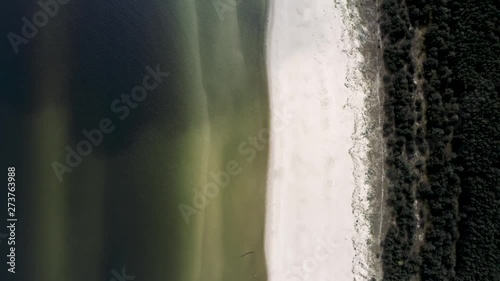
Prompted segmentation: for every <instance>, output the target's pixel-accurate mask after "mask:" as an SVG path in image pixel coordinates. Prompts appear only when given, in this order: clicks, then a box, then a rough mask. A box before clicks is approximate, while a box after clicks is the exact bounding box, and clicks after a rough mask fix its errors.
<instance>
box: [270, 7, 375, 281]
mask: <svg viewBox="0 0 500 281" xmlns="http://www.w3.org/2000/svg"><path fill="white" fill-rule="evenodd" d="M341 5H342V4H336V3H334V2H333V1H324V0H271V11H270V15H269V17H270V18H269V20H270V22H269V28H268V35H267V36H268V38H267V57H268V62H267V63H268V69H269V83H270V90H271V91H270V95H271V116H272V118H271V119H272V120H271V128H272V137H271V144H270V165H269V179H268V197H267V198H268V199H267V221H266V258H267V262H268V270H269V280H270V281H285V280H304V281H305V280H314V281H327V280H331V281H351V280H353V279H355V280H369V278H367V276H370V273H369V271H370V270H369V269H368V266H367V260H366V256H367V255H368V253H363V251H367V250H366V249H365V248H366V247H365V246H364V243H365V242H364V241H366V239H367V238H368V223H367V222H366V221H362V220H363V218H362V217H360V216H359V212H361V211H362V209H363V208H365V209H366V208H367V206H366V202H364V203H362V202H356V200H361V201H363V200H362V199H363V198H365V197H366V196H367V194H366V190H367V187H366V186H363V185H364V176H363V173H365V172H366V167H364V166H363V165H364V164H363V159H365V158H366V155H365V154H366V149H365V147H362V146H363V144H366V141H364V140H363V139H362V138H361V137H360V132H359V131H360V128H362V127H363V124H361V123H360V122H361V121H360V120H362V115H363V112H362V110H363V106H364V105H363V101H364V98H365V96H364V95H365V93H364V92H363V91H362V90H361V91H360V90H355V89H356V87H349V85H350V84H352V83H353V82H352V81H350V80H348V79H347V78H346V77H348V76H349V77H350V75H349V74H350V73H351V72H350V70H351V71H352V69H353V68H354V67H355V65H356V63H357V62H356V59H353V55H352V53H351V55H348V53H349V52H348V51H349V50H350V49H351V50H352V48H351V47H350V44H351V45H352V43H351V42H349V38H348V37H349V36H347V35H346V32H345V27H344V23H343V20H342V18H343V17H342V12H341V8H340V7H342V6H341ZM344 9H345V8H344ZM283 116H288V117H289V118H288V119H287V118H283ZM355 127H357V128H358V130H355ZM356 146H358V147H356ZM351 154H352V155H351ZM356 194H357V195H356ZM353 198H354V202H353ZM360 198H361V199H360ZM360 204H361V205H362V204H365V205H364V206H362V207H355V206H359V205H360ZM356 220H358V224H357V226H356V227H355V222H356ZM354 245H357V247H356V251H355V249H354V248H355V247H354ZM365 278H367V279H365Z"/></svg>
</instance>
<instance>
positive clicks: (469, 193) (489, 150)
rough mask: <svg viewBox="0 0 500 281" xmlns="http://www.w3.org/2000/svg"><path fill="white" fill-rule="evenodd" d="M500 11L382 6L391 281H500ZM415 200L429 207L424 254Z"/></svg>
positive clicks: (491, 0) (463, 4) (387, 271)
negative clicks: (416, 49) (417, 62)
mask: <svg viewBox="0 0 500 281" xmlns="http://www.w3.org/2000/svg"><path fill="white" fill-rule="evenodd" d="M499 7H500V1H495V0H482V1H470V0H456V1H445V0H441V1H429V0H418V1H411V0H407V1H403V0H384V1H383V3H382V4H381V6H380V14H381V17H380V21H381V22H380V27H381V35H382V37H383V42H384V44H383V58H384V62H385V71H386V74H385V76H384V79H383V82H384V87H385V104H384V110H385V116H386V119H385V124H384V136H385V137H386V140H387V142H386V143H387V152H388V153H387V174H388V180H389V185H388V192H389V201H388V203H389V205H390V206H391V209H392V217H393V219H394V221H395V222H396V223H395V224H391V226H390V227H389V229H388V232H387V235H386V237H385V240H384V243H383V246H384V248H383V255H382V258H383V266H384V280H410V279H412V278H413V277H415V275H419V276H420V279H421V280H433V281H437V280H456V281H479V280H500V121H499V119H500V94H499V92H498V86H499V85H500V40H499V38H500V27H499V23H500V12H499V11H500V10H499ZM415 30H419V31H421V32H423V34H424V35H423V36H424V47H423V48H424V50H423V51H424V52H425V60H424V61H423V70H422V73H417V75H416V76H417V77H418V78H419V79H420V78H421V79H422V81H421V83H422V91H423V96H424V100H423V101H421V100H419V99H418V98H417V97H416V94H415V86H414V84H413V77H414V59H415V58H412V56H411V46H412V44H415V40H412V39H413V38H414V37H415V34H414V31H415ZM495 85H496V86H497V87H496V88H495ZM416 152H418V154H419V155H421V156H425V157H424V158H423V159H422V157H412V155H413V154H415V153H416ZM415 194H416V196H415ZM415 198H417V199H418V201H419V202H420V203H421V204H422V206H423V208H422V210H420V215H419V217H420V218H421V221H420V222H418V224H419V225H420V226H422V227H424V229H425V232H424V240H423V243H422V245H419V244H418V243H416V240H417V239H416V238H415V231H416V224H417V223H416V215H415V212H416V210H415V207H414V205H413V202H414V200H415Z"/></svg>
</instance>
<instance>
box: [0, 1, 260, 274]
mask: <svg viewBox="0 0 500 281" xmlns="http://www.w3.org/2000/svg"><path fill="white" fill-rule="evenodd" d="M226 2H227V3H226ZM229 2H231V3H229ZM11 5H12V6H13V9H12V11H14V12H13V16H11V17H9V19H7V18H4V19H3V20H2V21H9V23H8V24H6V25H5V26H4V29H5V28H7V27H8V28H9V30H8V31H6V32H5V33H7V32H11V31H12V32H18V33H19V32H20V31H19V30H20V29H21V27H22V22H21V21H20V20H17V19H20V18H21V17H23V16H26V17H27V18H30V17H31V15H32V14H33V13H34V12H36V11H37V9H38V7H37V6H36V5H35V4H33V6H29V7H26V5H24V6H22V5H20V4H17V3H14V2H12V4H11ZM221 5H222V6H221ZM221 7H222V8H221ZM266 13H267V4H266V2H265V1H241V2H234V1H223V3H222V4H221V3H219V1H193V0H188V1H131V0H130V1H106V2H102V1H86V2H83V1H76V0H73V1H71V2H70V3H68V4H66V5H65V6H61V9H60V11H59V12H58V14H57V15H56V16H54V17H53V18H51V19H50V22H49V24H48V25H46V26H45V27H43V28H40V30H39V32H38V34H37V36H36V37H34V38H33V39H31V41H30V43H29V44H27V45H22V46H20V51H19V53H18V54H17V55H16V54H15V53H14V52H13V51H12V49H11V46H3V45H2V48H3V49H2V61H4V62H5V66H6V67H9V66H13V65H16V68H18V69H15V70H13V71H10V72H9V73H8V76H7V75H4V76H2V78H1V79H2V84H3V85H6V88H8V89H10V91H9V94H7V95H5V96H4V98H5V100H6V103H5V104H6V106H7V107H8V109H9V110H8V111H6V112H7V113H5V115H6V120H7V122H6V124H12V125H7V127H6V128H5V130H10V132H12V134H11V136H10V138H9V140H8V141H5V143H2V148H1V149H2V155H6V161H7V162H9V161H10V163H9V164H8V165H16V169H17V170H18V171H19V175H25V176H23V180H22V181H20V182H19V183H18V185H19V189H18V191H17V192H18V196H19V198H20V199H19V208H20V209H21V210H22V212H21V213H20V214H19V216H20V217H19V228H18V233H19V238H18V239H19V244H20V245H21V246H19V250H18V261H17V267H18V268H19V273H17V275H16V279H15V280H40V281H62V280H111V278H114V277H116V274H122V273H123V272H126V274H127V276H134V277H135V280H152V281H156V280H190V281H191V280H208V281H209V280H214V281H215V280H217V281H219V280H242V281H244V280H266V279H267V276H266V275H267V273H266V265H265V264H266V262H265V256H264V245H263V243H264V220H265V195H266V194H265V183H266V172H267V153H268V152H267V151H268V148H267V144H266V143H265V141H262V139H261V140H260V141H259V143H258V144H256V145H253V144H252V142H253V138H254V137H256V138H257V139H258V136H259V133H260V132H261V131H262V130H263V129H264V130H265V129H266V128H268V127H269V120H268V116H269V113H268V112H269V106H268V93H267V76H266V69H265V59H264V35H265V34H264V33H265V24H266ZM10 18H12V20H11V19H10ZM16 23H17V25H16ZM7 43H8V42H7ZM146 66H149V67H151V68H152V69H155V68H156V67H157V66H158V67H159V68H160V69H161V71H163V72H168V73H169V74H168V76H167V77H165V78H164V79H163V81H157V82H158V86H157V87H155V88H154V89H153V90H151V91H148V93H147V96H146V97H145V98H144V99H143V100H142V101H140V102H137V104H136V105H135V106H129V105H127V107H129V114H128V115H127V116H126V117H125V118H123V119H122V118H121V117H123V116H124V115H123V112H122V111H119V112H117V111H116V110H113V109H112V106H111V105H112V104H113V103H114V101H115V100H118V103H117V105H120V106H124V105H125V104H126V102H125V101H123V100H122V95H123V94H126V95H128V94H130V93H131V90H132V89H134V87H136V86H140V85H142V84H143V78H144V77H145V75H148V71H147V70H146V69H145V67H146ZM20 81H30V83H28V85H26V84H22V83H20ZM151 81H152V80H151ZM105 118H108V119H109V120H111V122H112V126H114V129H113V131H112V132H111V133H109V134H106V133H104V134H103V138H102V142H101V143H99V145H96V146H94V147H93V148H92V152H91V153H90V154H89V155H88V156H83V157H82V161H81V163H80V164H78V165H77V166H76V167H72V168H71V172H65V173H64V174H62V181H59V179H58V176H57V173H55V171H54V168H53V165H52V164H53V163H54V162H58V163H60V164H62V165H67V164H68V163H67V159H66V158H67V155H68V150H66V149H65V147H66V146H69V147H70V148H72V149H74V150H75V151H77V152H78V147H79V146H78V145H79V143H80V142H81V141H84V140H87V138H86V136H85V135H83V134H82V130H84V129H85V130H88V131H91V130H93V129H99V128H100V125H99V124H100V122H101V121H102V120H103V119H105ZM14 124H16V125H15V128H14ZM6 165H7V164H6ZM228 166H229V168H228ZM228 169H229V171H228ZM231 171H233V173H232V174H231ZM238 171H239V172H238ZM211 172H213V174H216V175H221V174H222V175H225V174H226V173H229V175H230V177H229V180H228V183H227V185H225V187H222V185H223V184H221V183H220V182H218V180H217V179H219V180H220V179H221V178H220V177H219V178H217V176H213V175H212V176H211ZM214 184H215V185H218V186H219V192H218V193H217V195H215V196H212V197H210V196H206V195H205V196H203V195H201V197H203V198H204V199H203V200H205V201H206V202H207V203H206V206H203V207H200V206H201V205H205V204H204V203H203V204H198V203H196V200H197V199H198V198H199V197H200V196H199V195H200V194H207V192H210V191H208V190H207V188H213V186H214ZM212 194H213V193H212ZM197 196H198V197H197ZM5 201H6V200H5ZM181 204H184V205H183V206H188V207H190V208H193V210H196V211H193V212H192V213H189V214H188V215H186V213H184V215H183V213H182V212H181V210H180V209H179V206H181ZM190 210H191V209H190ZM1 246H3V244H2V245H1ZM249 252H251V253H250V254H247V255H244V254H245V253H249ZM242 255H243V256H242ZM2 256H4V255H2ZM4 258H5V257H4ZM4 258H2V259H4ZM122 270H124V271H122ZM1 274H2V275H0V276H3V274H4V272H2V273H1ZM2 280H3V279H2Z"/></svg>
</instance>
